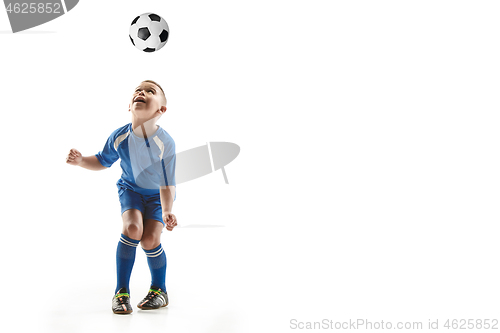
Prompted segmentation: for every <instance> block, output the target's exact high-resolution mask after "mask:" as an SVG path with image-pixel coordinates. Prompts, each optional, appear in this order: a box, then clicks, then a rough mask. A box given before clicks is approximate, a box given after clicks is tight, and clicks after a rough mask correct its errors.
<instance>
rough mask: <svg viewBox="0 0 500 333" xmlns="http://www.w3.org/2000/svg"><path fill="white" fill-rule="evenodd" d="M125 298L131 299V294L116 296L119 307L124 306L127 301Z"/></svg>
mask: <svg viewBox="0 0 500 333" xmlns="http://www.w3.org/2000/svg"><path fill="white" fill-rule="evenodd" d="M123 296H126V297H130V296H129V294H127V293H123V294H118V295H116V296H115V299H116V298H117V299H118V304H119V305H123V304H125V303H126V301H125V300H124V299H123Z"/></svg>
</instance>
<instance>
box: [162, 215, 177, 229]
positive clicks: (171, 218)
mask: <svg viewBox="0 0 500 333" xmlns="http://www.w3.org/2000/svg"><path fill="white" fill-rule="evenodd" d="M162 217H163V222H165V227H166V228H167V230H168V231H172V230H173V229H174V227H175V226H176V225H177V218H176V217H175V215H174V214H172V213H163V216H162Z"/></svg>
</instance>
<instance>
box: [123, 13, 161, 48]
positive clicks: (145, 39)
mask: <svg viewBox="0 0 500 333" xmlns="http://www.w3.org/2000/svg"><path fill="white" fill-rule="evenodd" d="M168 36H169V28H168V24H167V22H166V21H165V19H163V18H162V17H161V16H159V15H157V14H153V13H144V14H142V15H139V16H137V17H136V18H135V19H134V20H133V21H132V23H131V25H130V29H129V37H130V41H131V42H132V44H133V45H134V46H135V47H137V48H138V49H139V50H141V51H144V52H155V51H158V50H159V49H161V48H162V47H163V46H164V45H165V44H166V43H167V40H168Z"/></svg>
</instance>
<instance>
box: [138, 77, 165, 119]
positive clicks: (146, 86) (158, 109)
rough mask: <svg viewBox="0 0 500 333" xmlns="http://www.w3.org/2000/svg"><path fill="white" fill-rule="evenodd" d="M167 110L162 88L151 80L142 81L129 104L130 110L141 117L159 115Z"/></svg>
mask: <svg viewBox="0 0 500 333" xmlns="http://www.w3.org/2000/svg"><path fill="white" fill-rule="evenodd" d="M166 110H167V108H166V106H165V105H164V96H163V93H162V91H161V89H160V88H159V87H158V86H157V85H156V84H153V83H150V82H142V83H141V84H140V85H139V86H138V87H137V88H136V89H135V91H134V94H133V95H132V99H131V100H130V104H129V111H131V112H132V113H133V115H134V116H135V117H137V118H140V119H152V118H155V117H159V116H161V115H162V114H163V113H165V111H166Z"/></svg>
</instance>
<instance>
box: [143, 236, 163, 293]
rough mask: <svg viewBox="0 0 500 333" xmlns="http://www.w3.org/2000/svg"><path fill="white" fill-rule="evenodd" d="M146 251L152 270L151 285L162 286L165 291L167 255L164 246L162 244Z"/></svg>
mask: <svg viewBox="0 0 500 333" xmlns="http://www.w3.org/2000/svg"><path fill="white" fill-rule="evenodd" d="M144 252H146V256H147V257H148V265H149V270H150V271H151V287H155V288H161V289H162V290H163V291H165V290H166V288H165V274H166V272H167V257H166V256H165V251H163V247H162V246H161V244H160V245H158V247H156V248H154V249H152V250H144Z"/></svg>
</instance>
